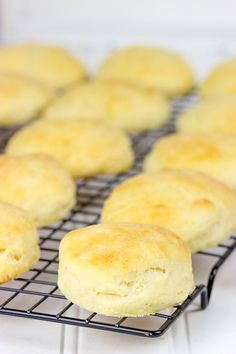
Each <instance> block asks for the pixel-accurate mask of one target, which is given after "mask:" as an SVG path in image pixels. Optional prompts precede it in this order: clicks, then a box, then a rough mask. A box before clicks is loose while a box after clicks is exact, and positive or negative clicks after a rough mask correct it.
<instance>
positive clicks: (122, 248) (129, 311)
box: [58, 223, 193, 317]
mask: <svg viewBox="0 0 236 354" xmlns="http://www.w3.org/2000/svg"><path fill="white" fill-rule="evenodd" d="M58 285H59V288H60V290H61V292H62V293H63V294H64V295H65V296H66V297H67V298H68V299H69V300H70V301H72V302H73V303H75V304H78V305H80V306H81V307H84V308H86V309H88V310H90V311H95V312H98V313H101V314H104V315H111V316H119V317H120V316H144V315H148V314H151V313H155V312H157V311H160V310H163V309H165V308H167V307H169V306H172V305H176V304H178V303H180V302H182V301H183V300H185V299H186V297H187V296H188V295H189V293H190V292H191V291H192V290H193V275H192V265H191V256H190V251H189V249H188V247H187V246H186V245H185V243H184V242H183V241H182V240H181V239H180V238H179V237H177V236H175V235H174V234H173V233H171V232H170V231H167V230H164V229H162V228H160V227H158V226H154V225H142V224H122V223H119V224H100V225H93V226H90V227H86V228H82V229H79V230H75V231H72V232H70V233H69V234H67V235H66V236H65V237H64V238H63V240H62V242H61V244H60V250H59V274H58Z"/></svg>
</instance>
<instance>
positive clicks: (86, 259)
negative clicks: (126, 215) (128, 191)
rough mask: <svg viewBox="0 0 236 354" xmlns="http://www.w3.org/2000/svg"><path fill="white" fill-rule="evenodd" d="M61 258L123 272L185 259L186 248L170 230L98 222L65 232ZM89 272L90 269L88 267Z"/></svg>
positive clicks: (80, 265)
mask: <svg viewBox="0 0 236 354" xmlns="http://www.w3.org/2000/svg"><path fill="white" fill-rule="evenodd" d="M60 255H61V257H62V258H63V260H64V261H66V258H67V257H69V259H70V262H72V263H73V264H74V267H75V269H76V267H80V268H82V267H89V268H90V269H94V270H96V269H97V270H100V271H101V270H103V271H104V272H108V273H109V272H112V273H113V275H115V274H122V273H127V272H132V271H137V270H138V269H139V270H143V269H146V268H147V267H148V266H149V265H152V266H153V264H155V263H156V264H157V265H158V264H160V261H162V262H165V261H170V262H171V261H173V262H174V261H176V260H178V261H180V262H181V261H183V262H184V261H185V260H186V259H188V257H189V249H188V247H187V246H186V245H185V244H184V243H183V241H182V240H181V239H180V238H178V237H177V236H175V235H174V234H173V233H172V232H170V231H167V230H165V229H162V228H160V227H158V226H153V225H152V226H151V225H145V224H126V223H124V224H123V223H117V224H99V225H93V226H89V227H86V228H82V229H79V230H75V231H72V232H70V233H69V234H67V235H66V236H65V237H64V238H63V240H62V242H61V245H60ZM91 272H92V270H91Z"/></svg>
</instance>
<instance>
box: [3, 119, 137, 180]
mask: <svg viewBox="0 0 236 354" xmlns="http://www.w3.org/2000/svg"><path fill="white" fill-rule="evenodd" d="M130 145H131V143H130V140H129V138H128V136H126V135H125V133H123V132H122V131H120V130H118V129H116V128H113V127H110V126H106V125H104V124H102V123H100V122H92V121H76V120H67V119H64V120H62V119H61V120H50V121H49V120H42V121H37V122H34V123H32V124H30V125H28V126H27V127H25V128H23V129H21V130H20V131H18V132H17V133H15V135H13V137H12V138H11V139H10V140H9V142H8V144H7V147H6V153H7V154H10V155H13V154H16V155H22V154H30V153H43V154H47V155H50V156H52V157H53V158H55V159H56V160H58V161H59V162H60V163H61V164H62V166H64V168H65V169H67V170H68V171H69V172H70V174H71V175H72V176H73V177H90V176H93V175H96V174H117V173H120V172H123V171H125V170H127V169H128V168H129V167H130V166H131V164H132V162H133V152H132V149H131V146H130Z"/></svg>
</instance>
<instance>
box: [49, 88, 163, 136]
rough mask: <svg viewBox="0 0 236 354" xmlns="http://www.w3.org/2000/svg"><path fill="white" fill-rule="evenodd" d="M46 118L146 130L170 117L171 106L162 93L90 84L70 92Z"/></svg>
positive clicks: (61, 97) (56, 103) (53, 106)
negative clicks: (96, 122)
mask: <svg viewBox="0 0 236 354" xmlns="http://www.w3.org/2000/svg"><path fill="white" fill-rule="evenodd" d="M43 116H44V117H45V118H46V119H60V118H63V119H65V118H66V119H78V120H80V119H90V120H91V119H93V120H96V121H102V122H105V123H107V124H110V125H113V126H116V127H119V128H122V129H124V130H126V131H136V132H138V131H142V130H148V129H154V128H158V127H159V126H161V125H162V124H163V123H165V122H166V121H167V119H168V118H169V104H168V102H167V100H166V98H164V96H163V95H162V94H160V93H157V92H156V91H153V90H145V89H141V88H138V87H136V86H133V85H127V84H123V83H117V82H105V81H104V82H103V81H88V82H85V83H84V84H80V85H77V86H75V87H73V88H72V89H71V90H68V91H67V92H66V93H65V94H64V95H63V96H60V97H58V99H56V100H55V101H54V102H53V103H52V104H51V105H50V106H49V107H48V108H47V109H46V111H45V113H44V115H43Z"/></svg>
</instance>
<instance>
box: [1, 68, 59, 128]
mask: <svg viewBox="0 0 236 354" xmlns="http://www.w3.org/2000/svg"><path fill="white" fill-rule="evenodd" d="M51 98H52V92H51V90H50V89H49V88H47V87H45V86H44V85H42V84H39V83H37V82H34V81H32V80H29V79H26V78H24V77H21V76H16V75H8V74H3V73H0V126H6V127H8V126H12V125H17V124H22V123H25V122H27V121H28V120H30V119H32V118H34V117H36V116H37V114H38V113H39V112H40V111H41V110H42V109H43V108H44V107H45V105H46V104H47V103H48V102H49V101H50V99H51Z"/></svg>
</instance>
